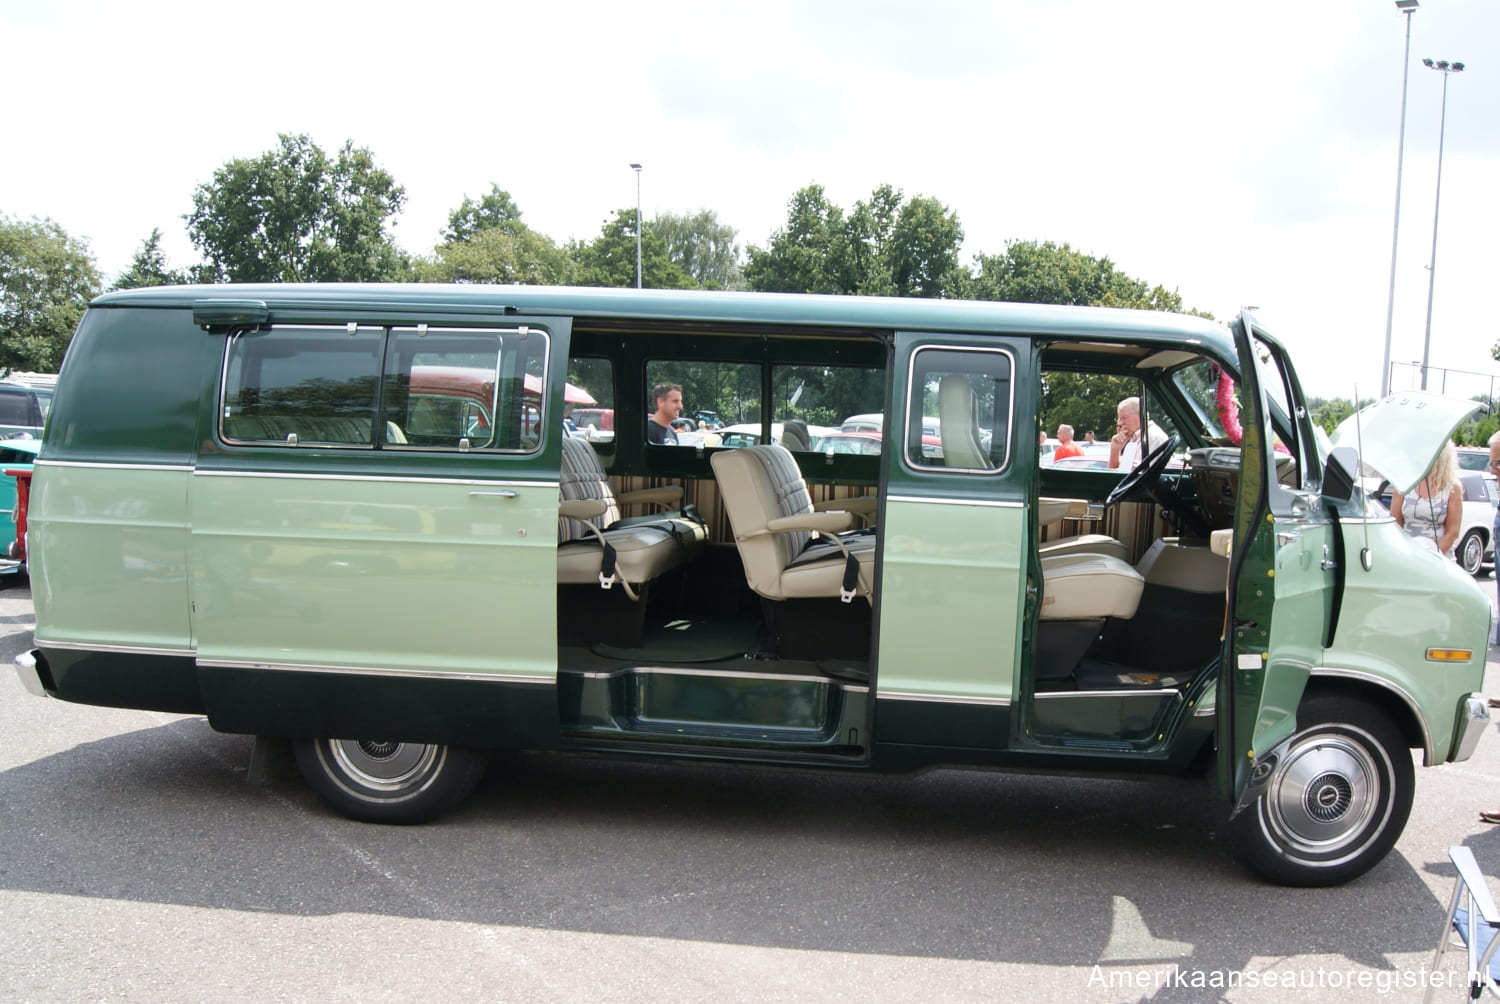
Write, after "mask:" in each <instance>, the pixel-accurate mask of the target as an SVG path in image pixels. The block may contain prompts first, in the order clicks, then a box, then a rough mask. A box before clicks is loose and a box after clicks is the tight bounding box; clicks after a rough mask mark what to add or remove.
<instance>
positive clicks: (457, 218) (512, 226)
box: [443, 182, 525, 244]
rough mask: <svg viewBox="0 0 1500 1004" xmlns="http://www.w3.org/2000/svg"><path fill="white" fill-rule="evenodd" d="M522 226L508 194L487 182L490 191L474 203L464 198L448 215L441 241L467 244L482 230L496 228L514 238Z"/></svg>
mask: <svg viewBox="0 0 1500 1004" xmlns="http://www.w3.org/2000/svg"><path fill="white" fill-rule="evenodd" d="M524 226H525V225H524V224H523V223H522V222H521V210H520V208H519V207H517V206H516V204H515V201H514V200H513V199H511V197H510V193H509V192H507V191H504V190H503V189H501V187H500V186H499V185H497V184H495V183H494V182H490V190H489V191H488V192H486V193H485V194H484V195H482V196H480V197H479V200H478V201H477V202H476V201H475V200H473V199H471V198H469V197H468V196H467V195H465V196H464V201H463V202H461V203H459V205H458V208H457V209H455V210H453V212H452V213H450V214H449V215H448V229H447V230H444V231H443V239H444V240H445V241H446V242H447V243H450V244H452V243H456V242H458V241H466V240H470V239H472V238H473V237H474V235H475V234H477V233H479V232H480V231H481V230H489V229H491V228H497V229H499V230H501V231H503V232H505V233H510V234H514V233H517V232H518V231H519V230H520V229H521V228H523V227H524Z"/></svg>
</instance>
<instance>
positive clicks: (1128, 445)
mask: <svg viewBox="0 0 1500 1004" xmlns="http://www.w3.org/2000/svg"><path fill="white" fill-rule="evenodd" d="M1115 421H1116V425H1115V434H1114V436H1113V437H1112V438H1111V439H1110V441H1109V466H1110V467H1111V468H1116V467H1123V468H1125V470H1127V471H1133V470H1135V466H1136V464H1139V463H1140V462H1141V399H1140V398H1138V397H1127V398H1126V399H1125V400H1123V401H1121V402H1120V404H1119V406H1118V407H1117V408H1116V409H1115Z"/></svg>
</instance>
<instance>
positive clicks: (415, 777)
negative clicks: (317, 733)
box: [328, 739, 443, 797]
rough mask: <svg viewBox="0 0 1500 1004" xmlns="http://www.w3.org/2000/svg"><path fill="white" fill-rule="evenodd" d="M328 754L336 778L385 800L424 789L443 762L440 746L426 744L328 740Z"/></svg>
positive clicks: (366, 740) (367, 740)
mask: <svg viewBox="0 0 1500 1004" xmlns="http://www.w3.org/2000/svg"><path fill="white" fill-rule="evenodd" d="M328 753H329V756H330V758H331V759H332V761H333V762H332V764H331V766H332V767H333V768H334V772H335V775H336V776H340V775H341V776H342V778H343V779H345V780H347V781H351V782H353V783H355V784H357V785H358V786H359V787H361V788H364V789H366V790H367V791H368V792H370V793H371V794H375V795H377V796H387V797H390V796H401V795H406V794H410V793H411V792H413V791H416V790H420V789H421V788H423V787H425V786H426V784H427V783H428V782H429V781H431V779H432V778H433V777H435V776H436V775H437V773H438V769H439V768H440V767H441V766H442V762H443V747H441V746H433V745H430V744H426V743H398V742H382V741H374V740H369V739H330V740H328Z"/></svg>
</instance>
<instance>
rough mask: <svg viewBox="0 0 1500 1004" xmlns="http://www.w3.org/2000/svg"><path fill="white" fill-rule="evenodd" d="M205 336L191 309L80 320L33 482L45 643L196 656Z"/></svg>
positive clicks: (32, 530)
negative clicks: (194, 596)
mask: <svg viewBox="0 0 1500 1004" xmlns="http://www.w3.org/2000/svg"><path fill="white" fill-rule="evenodd" d="M211 341H212V339H210V338H209V337H208V336H207V335H205V333H204V332H202V331H201V330H199V329H198V328H196V327H195V326H194V325H193V323H192V315H191V312H190V311H188V310H169V309H131V308H118V307H117V308H108V307H105V308H100V307H92V308H90V309H89V311H88V312H87V313H86V314H85V315H84V318H83V321H82V322H81V323H80V325H79V328H78V331H77V333H76V334H75V335H74V337H73V341H72V342H71V343H70V344H69V346H68V354H67V357H66V359H65V360H64V362H63V366H62V371H61V373H60V374H59V377H58V388H57V393H56V396H55V398H54V400H53V406H52V414H51V416H50V420H49V421H50V425H49V426H48V433H47V437H46V440H45V441H44V443H43V447H42V452H41V455H40V457H39V459H38V462H37V465H36V472H35V475H34V476H33V482H32V495H31V519H30V527H29V530H28V535H29V536H28V540H29V545H30V547H31V558H32V564H31V573H32V578H33V589H32V594H33V598H34V602H35V605H36V613H37V624H38V627H37V643H38V645H39V646H41V647H43V648H44V649H45V648H46V647H47V645H48V644H61V645H69V646H83V647H88V648H97V647H98V646H100V645H117V646H125V647H129V648H133V649H141V650H148V651H151V652H159V653H161V654H164V655H172V654H177V655H185V654H188V653H190V652H191V649H192V634H191V627H190V618H189V610H188V587H187V563H186V556H187V532H188V527H187V496H188V493H187V488H188V481H189V478H190V476H191V470H192V463H193V453H194V449H195V442H196V439H197V435H198V417H199V413H200V404H201V402H202V400H203V395H204V394H205V393H208V392H210V391H211V387H209V388H208V389H207V390H206V389H205V383H206V381H205V372H211V363H210V351H211V346H210V342H211ZM206 366H208V367H209V369H208V370H205V367H206ZM207 383H208V384H210V385H211V383H212V381H211V380H210V381H207Z"/></svg>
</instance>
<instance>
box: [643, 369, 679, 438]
mask: <svg viewBox="0 0 1500 1004" xmlns="http://www.w3.org/2000/svg"><path fill="white" fill-rule="evenodd" d="M651 400H652V402H653V404H652V406H653V407H654V408H655V409H656V410H655V411H653V412H652V413H651V417H650V418H648V419H646V442H648V443H655V444H656V445H657V446H676V445H677V430H676V429H674V428H672V423H673V422H675V421H676V420H677V419H678V417H679V416H681V414H682V387H681V386H680V385H678V384H675V383H659V384H657V385H656V386H655V387H654V388H652V390H651Z"/></svg>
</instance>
